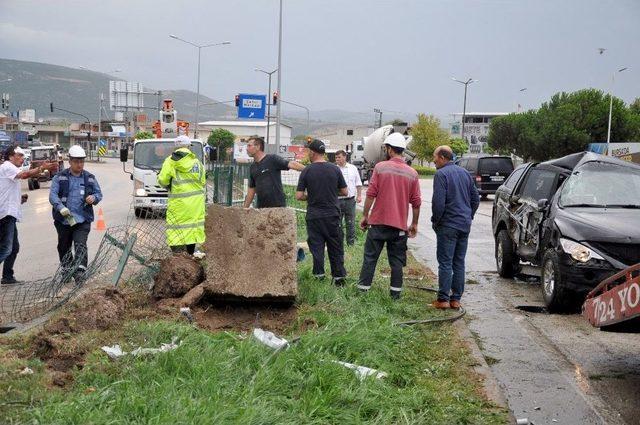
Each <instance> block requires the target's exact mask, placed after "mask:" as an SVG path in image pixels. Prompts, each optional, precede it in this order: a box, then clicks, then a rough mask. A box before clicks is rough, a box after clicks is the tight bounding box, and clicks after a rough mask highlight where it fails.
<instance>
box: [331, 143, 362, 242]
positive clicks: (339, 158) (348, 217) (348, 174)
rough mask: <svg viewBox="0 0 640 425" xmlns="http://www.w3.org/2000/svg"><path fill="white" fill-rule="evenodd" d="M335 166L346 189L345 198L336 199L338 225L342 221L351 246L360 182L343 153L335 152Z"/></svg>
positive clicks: (360, 196) (358, 173) (353, 236)
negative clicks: (338, 214)
mask: <svg viewBox="0 0 640 425" xmlns="http://www.w3.org/2000/svg"><path fill="white" fill-rule="evenodd" d="M336 164H337V165H338V167H339V168H340V171H342V175H343V176H344V180H345V181H346V182H347V189H348V194H347V196H340V197H338V203H339V204H340V225H341V226H342V222H343V220H344V226H345V228H346V229H345V235H346V236H347V245H353V243H354V242H355V239H356V203H358V204H359V203H360V202H361V201H362V194H361V192H362V180H360V172H359V171H358V168H357V167H356V166H355V165H353V164H349V163H348V162H347V153H346V152H345V151H342V150H340V151H338V152H336Z"/></svg>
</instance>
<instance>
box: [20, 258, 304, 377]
mask: <svg viewBox="0 0 640 425" xmlns="http://www.w3.org/2000/svg"><path fill="white" fill-rule="evenodd" d="M180 264H185V263H184V262H182V261H181V262H180ZM194 276H195V274H194ZM181 306H182V298H164V299H157V298H156V297H154V296H153V295H150V294H149V293H147V292H146V291H142V290H135V291H134V290H124V291H120V290H118V289H115V288H112V287H109V288H104V287H102V288H96V289H93V290H91V291H88V292H87V293H85V294H83V295H82V296H80V297H79V298H78V299H77V300H75V301H73V302H72V303H69V304H68V305H67V306H65V307H64V308H63V309H61V310H60V311H59V312H58V313H57V314H55V315H54V317H53V318H52V319H51V320H50V321H49V322H48V323H47V324H46V325H45V326H44V327H43V329H42V330H40V331H39V332H38V333H36V334H35V335H33V336H32V337H31V338H30V341H29V344H28V345H27V348H23V349H21V350H19V351H20V353H19V357H22V358H38V359H40V360H42V361H43V362H44V363H45V365H46V370H47V375H48V381H49V383H50V385H51V386H55V387H65V386H67V385H68V384H70V383H72V382H73V372H74V371H75V370H79V369H82V368H83V366H84V359H85V355H86V354H88V353H89V352H91V351H93V350H95V349H96V347H99V346H100V345H103V344H109V343H113V342H114V341H113V338H114V337H115V338H118V336H115V335H119V333H120V332H121V326H120V325H121V324H122V322H124V321H125V320H148V319H151V318H152V319H155V320H157V319H167V320H171V319H174V320H186V318H185V317H183V316H182V315H181V314H180V307H181ZM191 312H192V315H193V317H194V319H195V320H194V325H195V326H197V327H198V328H200V329H203V330H206V331H211V332H220V331H250V330H251V329H253V328H254V327H261V328H263V329H267V330H270V331H273V332H276V333H279V332H282V331H284V330H286V329H288V328H290V327H291V325H292V324H293V323H294V322H295V320H296V317H297V309H296V308H295V307H292V306H286V305H285V306H277V305H276V306H273V305H269V304H263V305H230V304H222V303H219V302H214V303H213V304H212V303H211V301H210V300H209V299H208V298H206V297H204V298H201V299H200V300H199V301H198V302H197V303H194V304H192V305H191ZM88 332H94V333H93V334H90V335H91V338H85V340H84V341H82V342H79V340H81V339H82V338H80V335H81V334H85V333H88ZM95 332H98V333H97V334H95Z"/></svg>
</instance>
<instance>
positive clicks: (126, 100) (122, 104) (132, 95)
mask: <svg viewBox="0 0 640 425" xmlns="http://www.w3.org/2000/svg"><path fill="white" fill-rule="evenodd" d="M143 107H144V88H143V87H142V84H140V83H135V82H131V81H109V108H110V109H111V110H112V111H114V110H115V111H126V110H129V109H139V108H143Z"/></svg>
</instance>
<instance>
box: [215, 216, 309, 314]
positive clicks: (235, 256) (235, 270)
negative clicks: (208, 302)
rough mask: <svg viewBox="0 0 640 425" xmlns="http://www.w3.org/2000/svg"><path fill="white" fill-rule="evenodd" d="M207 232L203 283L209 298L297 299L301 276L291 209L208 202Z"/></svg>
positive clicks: (294, 220)
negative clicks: (210, 203) (297, 261)
mask: <svg viewBox="0 0 640 425" xmlns="http://www.w3.org/2000/svg"><path fill="white" fill-rule="evenodd" d="M205 232H206V235H207V239H206V241H205V243H204V250H205V252H206V254H207V256H206V259H205V274H206V281H205V282H204V287H205V293H206V294H207V296H208V297H213V298H222V299H225V298H227V299H228V298H232V299H233V298H236V299H249V300H262V301H281V302H289V303H290V302H293V301H294V300H295V297H296V295H297V294H298V281H297V272H296V217H295V212H294V211H293V210H291V209H288V208H266V209H244V208H237V207H223V206H220V205H210V206H209V207H208V209H207V218H206V222H205Z"/></svg>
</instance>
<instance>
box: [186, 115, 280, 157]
mask: <svg viewBox="0 0 640 425" xmlns="http://www.w3.org/2000/svg"><path fill="white" fill-rule="evenodd" d="M216 128H222V129H225V130H229V131H230V132H232V133H233V134H234V135H235V136H236V141H240V142H242V141H244V140H246V139H248V138H249V137H250V136H260V137H264V138H265V142H266V146H265V150H269V149H270V148H269V146H270V145H271V146H274V145H275V144H276V123H275V122H272V123H271V125H270V126H269V140H268V141H267V140H266V139H267V122H266V121H204V122H201V123H199V125H198V133H200V134H199V136H200V139H202V140H206V139H207V137H208V136H209V133H210V132H211V130H214V129H216ZM291 130H292V127H291V126H290V125H287V124H280V146H281V148H280V150H281V151H282V153H284V152H286V151H287V146H289V145H290V144H291ZM189 132H190V133H191V136H193V131H192V130H191V129H189ZM271 149H273V147H271Z"/></svg>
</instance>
